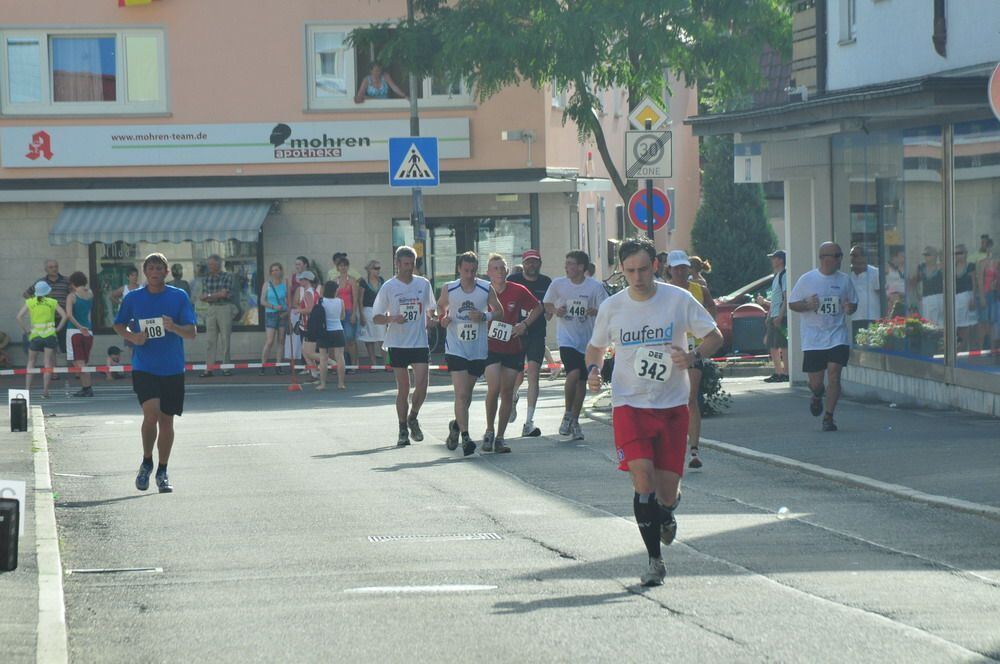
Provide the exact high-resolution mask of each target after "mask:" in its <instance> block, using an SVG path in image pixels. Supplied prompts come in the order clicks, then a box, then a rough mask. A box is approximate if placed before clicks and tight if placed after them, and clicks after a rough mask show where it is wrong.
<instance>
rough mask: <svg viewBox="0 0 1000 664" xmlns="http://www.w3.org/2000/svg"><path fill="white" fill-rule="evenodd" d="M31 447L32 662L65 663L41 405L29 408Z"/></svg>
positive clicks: (53, 514)
mask: <svg viewBox="0 0 1000 664" xmlns="http://www.w3.org/2000/svg"><path fill="white" fill-rule="evenodd" d="M31 444H32V447H34V448H36V449H37V450H38V451H37V452H35V547H36V552H37V554H36V555H37V557H38V636H37V642H36V650H35V661H36V662H39V663H42V662H44V663H46V664H48V663H50V662H51V663H52V664H65V662H67V661H68V660H69V653H68V649H67V644H66V608H65V603H64V601H63V571H62V560H61V558H60V556H59V533H58V530H57V529H56V510H55V500H54V499H53V497H52V475H51V473H50V472H49V442H48V438H47V437H46V436H45V416H44V415H43V414H42V408H41V406H32V407H31Z"/></svg>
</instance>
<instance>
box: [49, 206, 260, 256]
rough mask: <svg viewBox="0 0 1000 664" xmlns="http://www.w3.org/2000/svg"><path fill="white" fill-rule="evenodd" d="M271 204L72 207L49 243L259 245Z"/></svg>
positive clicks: (66, 210) (65, 211) (51, 235)
mask: <svg viewBox="0 0 1000 664" xmlns="http://www.w3.org/2000/svg"><path fill="white" fill-rule="evenodd" d="M270 209H271V201H175V202H160V203H69V204H67V205H66V206H65V207H64V208H63V210H62V212H60V213H59V218H58V219H56V224H55V226H54V227H53V228H52V230H51V231H50V232H49V243H50V244H53V245H56V244H70V243H73V242H80V243H82V244H90V243H91V242H104V243H105V244H110V243H112V242H118V241H123V242H130V243H135V242H173V243H178V242H184V241H186V240H191V241H193V242H200V241H203V240H223V241H224V240H242V241H244V242H253V241H255V240H256V239H257V235H258V233H259V232H260V226H261V224H263V223H264V218H265V217H267V213H268V211H270Z"/></svg>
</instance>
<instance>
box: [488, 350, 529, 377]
mask: <svg viewBox="0 0 1000 664" xmlns="http://www.w3.org/2000/svg"><path fill="white" fill-rule="evenodd" d="M497 362H499V363H500V365H501V366H502V367H503V368H504V369H513V370H514V371H517V372H518V373H520V372H522V371H524V351H521V352H520V353H494V352H493V351H490V353H489V355H487V356H486V366H490V365H491V364H496V363H497Z"/></svg>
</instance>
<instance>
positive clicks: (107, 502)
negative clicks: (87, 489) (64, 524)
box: [56, 492, 158, 509]
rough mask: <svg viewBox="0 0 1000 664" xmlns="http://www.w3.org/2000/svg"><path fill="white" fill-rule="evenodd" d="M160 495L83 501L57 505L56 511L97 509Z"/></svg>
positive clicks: (148, 494)
mask: <svg viewBox="0 0 1000 664" xmlns="http://www.w3.org/2000/svg"><path fill="white" fill-rule="evenodd" d="M154 495H158V494H157V493H155V492H154V493H137V494H134V495H130V496H118V497H117V498H105V499H104V500H81V501H77V502H67V503H56V509H78V508H81V507H97V506H98V505H112V504H114V503H120V502H122V501H123V500H135V499H136V498H148V497H149V496H154Z"/></svg>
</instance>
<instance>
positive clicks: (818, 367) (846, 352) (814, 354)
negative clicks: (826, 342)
mask: <svg viewBox="0 0 1000 664" xmlns="http://www.w3.org/2000/svg"><path fill="white" fill-rule="evenodd" d="M850 357H851V347H850V346H834V347H833V348H827V349H824V350H807V351H803V352H802V371H804V372H805V373H816V372H817V371H825V370H826V365H827V364H839V365H840V366H842V367H846V366H847V360H848V359H849V358H850Z"/></svg>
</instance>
